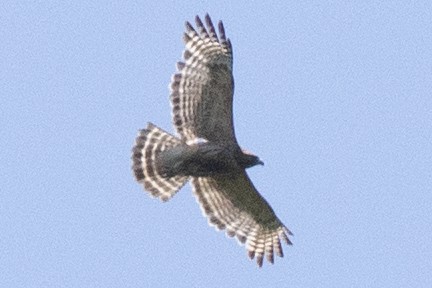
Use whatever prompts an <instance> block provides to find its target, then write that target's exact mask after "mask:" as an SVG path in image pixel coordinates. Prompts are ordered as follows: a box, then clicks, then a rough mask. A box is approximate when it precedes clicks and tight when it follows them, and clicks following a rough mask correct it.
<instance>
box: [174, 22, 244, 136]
mask: <svg viewBox="0 0 432 288" xmlns="http://www.w3.org/2000/svg"><path fill="white" fill-rule="evenodd" d="M195 22H196V26H197V31H196V30H195V29H194V28H193V27H192V25H191V24H190V23H189V22H186V32H185V33H184V37H183V38H184V42H185V44H186V50H185V51H184V53H183V58H184V62H178V63H177V69H178V73H176V74H174V76H173V77H172V81H171V90H172V91H171V96H170V99H171V105H172V113H173V124H174V126H175V129H176V130H177V132H178V133H179V134H180V136H181V137H182V139H183V140H185V141H189V140H194V139H196V138H204V139H207V140H209V141H211V142H224V143H227V142H228V143H235V144H237V142H236V139H235V135H234V127H233V117H232V102H233V92H234V80H233V76H232V48H231V42H230V41H229V39H227V38H226V37H225V31H224V27H223V24H222V22H219V25H218V29H219V38H218V36H217V34H216V30H215V28H214V26H213V23H212V21H211V19H210V16H209V15H208V14H207V15H206V16H205V22H206V26H207V28H206V27H205V26H204V24H203V23H202V21H201V19H200V18H199V17H198V16H197V17H196V18H195Z"/></svg>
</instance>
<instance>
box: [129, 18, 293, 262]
mask: <svg viewBox="0 0 432 288" xmlns="http://www.w3.org/2000/svg"><path fill="white" fill-rule="evenodd" d="M204 20H205V25H204V23H203V22H202V21H201V19H200V18H199V17H198V16H196V18H195V23H196V29H195V28H194V27H193V26H192V25H191V24H190V23H189V22H186V31H185V33H184V35H183V40H184V43H185V46H186V48H185V51H184V53H183V58H184V59H183V61H181V62H178V63H177V70H178V71H177V73H175V74H174V75H173V77H172V80H171V85H170V88H171V95H170V101H171V108H172V118H173V124H174V127H175V130H176V131H177V134H178V136H174V135H172V134H170V133H168V132H166V131H164V130H162V129H161V128H159V127H157V126H156V125H154V124H152V123H148V125H147V128H145V129H143V130H141V131H140V132H139V134H138V136H137V138H136V141H135V145H134V147H133V149H132V162H133V164H132V169H133V172H134V175H135V178H136V180H137V181H138V182H139V183H140V184H142V185H143V186H144V189H145V190H146V191H148V192H149V193H150V194H151V195H152V196H153V197H156V198H159V199H161V200H162V201H168V200H169V199H170V198H171V197H173V196H174V194H175V193H176V192H177V191H179V190H180V189H181V188H182V187H183V186H184V185H185V184H186V183H187V182H188V181H189V182H190V183H191V185H192V190H193V193H194V195H195V197H196V199H197V201H198V202H199V204H200V207H201V209H202V211H203V213H204V214H205V216H206V217H207V218H208V221H209V223H210V225H213V226H215V227H216V228H217V229H219V230H225V231H226V234H227V235H228V236H230V237H236V238H237V240H238V241H239V242H240V243H242V244H245V246H246V249H247V251H248V256H249V258H251V259H254V258H256V261H257V264H258V266H259V267H261V266H262V264H263V258H264V257H266V258H267V260H268V261H269V262H270V263H273V262H274V254H276V255H277V256H280V257H283V251H282V245H281V241H283V242H285V243H286V244H288V245H291V244H292V243H291V241H290V240H289V238H288V235H292V233H291V232H290V231H289V230H288V228H287V227H285V225H284V224H283V223H282V222H281V221H280V220H279V219H278V217H277V216H276V215H275V213H274V211H273V209H272V208H271V207H270V205H269V204H268V203H267V201H266V200H265V199H264V198H263V197H262V196H261V195H260V194H259V193H258V191H257V190H256V188H255V187H254V185H253V184H252V181H251V180H250V178H249V177H248V175H247V173H246V169H247V168H250V167H252V166H255V165H262V164H263V162H261V160H260V159H259V158H258V157H257V156H255V155H253V154H251V153H249V152H246V151H245V150H243V149H241V148H240V146H239V144H238V143H237V140H236V137H235V134H234V126H233V108H232V106H233V93H234V80H233V75H232V66H233V54H232V46H231V42H230V40H229V39H228V38H226V36H225V29H224V26H223V24H222V22H221V21H219V23H218V32H219V33H216V29H215V27H214V25H213V23H212V20H211V19H210V16H209V15H208V14H207V15H206V16H205V19H204Z"/></svg>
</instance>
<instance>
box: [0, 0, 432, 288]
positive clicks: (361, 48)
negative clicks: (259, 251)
mask: <svg viewBox="0 0 432 288" xmlns="http://www.w3.org/2000/svg"><path fill="white" fill-rule="evenodd" d="M239 3H240V1H214V2H205V1H154V2H148V1H147V2H146V1H104V2H103V1H3V2H2V5H1V7H0V111H1V113H0V148H1V149H0V160H1V161H0V180H1V182H0V183H1V186H0V230H1V231H0V271H1V277H0V287H224V286H225V287H228V286H229V287H430V285H431V283H432V247H431V243H432V20H431V19H432V18H431V15H432V4H431V2H430V1H274V2H266V1H248V4H239ZM205 12H208V13H210V15H211V16H212V18H213V20H214V22H217V21H218V20H219V19H222V20H223V21H224V24H225V28H226V32H227V35H228V36H229V37H230V38H231V40H232V43H233V47H234V74H235V81H236V91H235V100H234V119H235V125H236V133H237V138H238V140H239V142H240V143H241V145H242V146H243V147H245V148H247V149H248V150H250V151H253V152H254V153H256V154H257V155H259V156H260V157H261V158H262V159H263V160H264V161H265V166H264V167H254V168H252V169H250V170H248V171H249V175H250V177H251V178H252V180H253V181H254V183H255V185H256V187H257V188H258V189H259V191H260V192H261V193H262V195H263V196H264V197H265V198H266V199H267V200H268V201H269V202H270V203H271V205H272V207H273V208H274V210H275V211H276V213H277V215H278V216H279V218H280V219H281V220H282V221H283V222H284V223H285V224H286V225H287V226H288V227H289V228H290V229H291V230H292V231H293V232H294V237H292V241H293V243H294V245H293V246H292V247H284V248H285V249H284V250H285V258H283V259H280V258H277V259H276V261H275V264H274V265H269V264H268V263H264V267H263V268H262V269H258V268H257V266H256V264H255V263H254V262H252V261H250V260H249V259H248V258H247V256H246V251H245V249H244V247H241V246H239V245H238V244H237V242H236V241H234V240H232V239H229V238H227V237H226V236H225V235H224V233H222V232H216V231H215V229H214V228H212V227H209V226H208V225H207V220H206V219H205V218H204V217H203V216H202V214H201V211H200V209H199V207H198V205H197V203H196V201H195V199H194V198H193V196H192V193H191V189H190V187H189V186H187V187H185V188H184V189H183V190H182V191H180V192H179V193H178V194H177V195H176V196H175V197H174V198H173V199H172V200H171V201H170V202H168V203H161V202H160V201H158V200H155V199H151V198H150V197H149V196H148V195H147V193H145V192H144V191H143V189H142V188H141V187H140V186H139V185H138V184H137V183H136V182H135V181H134V178H133V176H132V173H131V169H130V165H131V161H130V154H131V153H130V150H131V147H132V145H133V143H134V139H135V136H136V134H137V131H138V129H140V128H143V127H145V125H146V123H147V121H152V122H154V123H155V124H157V125H159V126H160V127H162V128H164V129H166V130H168V131H173V128H172V125H171V118H170V117H171V116H170V114H171V112H170V106H169V99H168V95H169V92H168V88H167V87H168V84H169V80H170V77H171V75H172V73H174V71H175V63H176V61H178V60H180V57H181V52H182V50H183V43H182V40H181V38H182V33H183V31H184V21H185V20H193V19H194V16H195V15H197V14H199V15H201V16H203V15H204V14H205Z"/></svg>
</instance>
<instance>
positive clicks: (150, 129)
mask: <svg viewBox="0 0 432 288" xmlns="http://www.w3.org/2000/svg"><path fill="white" fill-rule="evenodd" d="M180 144H182V142H181V140H180V139H178V138H176V137H174V136H173V135H171V134H169V133H167V132H165V131H164V130H162V129H160V128H158V127H157V126H155V125H153V124H152V123H148V125H147V128H146V129H143V130H141V131H140V132H139V134H138V137H137V138H136V141H135V145H134V147H133V148H132V163H133V164H132V170H133V172H134V175H135V179H136V180H137V181H138V182H139V183H141V184H143V185H144V189H145V190H147V191H148V192H150V194H151V195H153V196H154V197H157V198H160V199H161V200H162V201H167V200H169V199H170V198H171V197H172V196H174V194H175V193H176V192H177V191H178V190H180V188H182V187H183V186H184V185H185V183H186V182H187V180H188V179H189V177H187V176H174V177H171V178H164V177H162V176H161V175H160V174H159V172H158V167H157V157H158V155H159V153H160V152H162V151H164V150H165V149H166V148H169V147H174V146H177V145H180Z"/></svg>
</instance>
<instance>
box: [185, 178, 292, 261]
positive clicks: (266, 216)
mask: <svg viewBox="0 0 432 288" xmlns="http://www.w3.org/2000/svg"><path fill="white" fill-rule="evenodd" d="M191 183H192V187H193V191H194V194H195V196H196V197H197V200H198V202H199V203H200V206H201V209H202V211H203V213H204V214H205V215H206V216H207V217H208V220H209V223H210V224H211V225H214V226H216V227H217V228H218V229H219V230H224V229H225V230H226V233H227V235H228V236H230V237H234V236H236V237H237V239H238V240H239V242H241V243H245V245H246V249H247V250H248V255H249V257H250V258H251V259H253V258H254V257H256V261H257V263H258V265H259V266H260V267H261V266H262V264H263V258H264V255H265V256H266V258H267V260H268V261H269V262H270V263H273V262H274V254H276V255H278V256H280V257H283V251H282V246H281V240H282V241H284V242H285V243H286V244H288V245H291V244H292V243H291V241H290V240H289V239H288V235H292V233H291V232H290V231H289V230H288V228H286V227H285V226H284V225H283V224H282V222H281V221H280V220H279V219H278V218H277V217H276V215H275V213H274V212H273V209H272V208H271V207H270V205H269V204H268V203H267V202H266V200H265V199H264V198H263V197H262V196H261V195H260V194H259V193H258V191H257V190H256V189H255V187H254V186H253V184H252V182H251V181H250V179H249V177H248V176H247V174H246V172H244V171H242V172H239V173H237V174H230V175H228V174H226V175H218V176H214V177H193V178H192V182H191Z"/></svg>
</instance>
